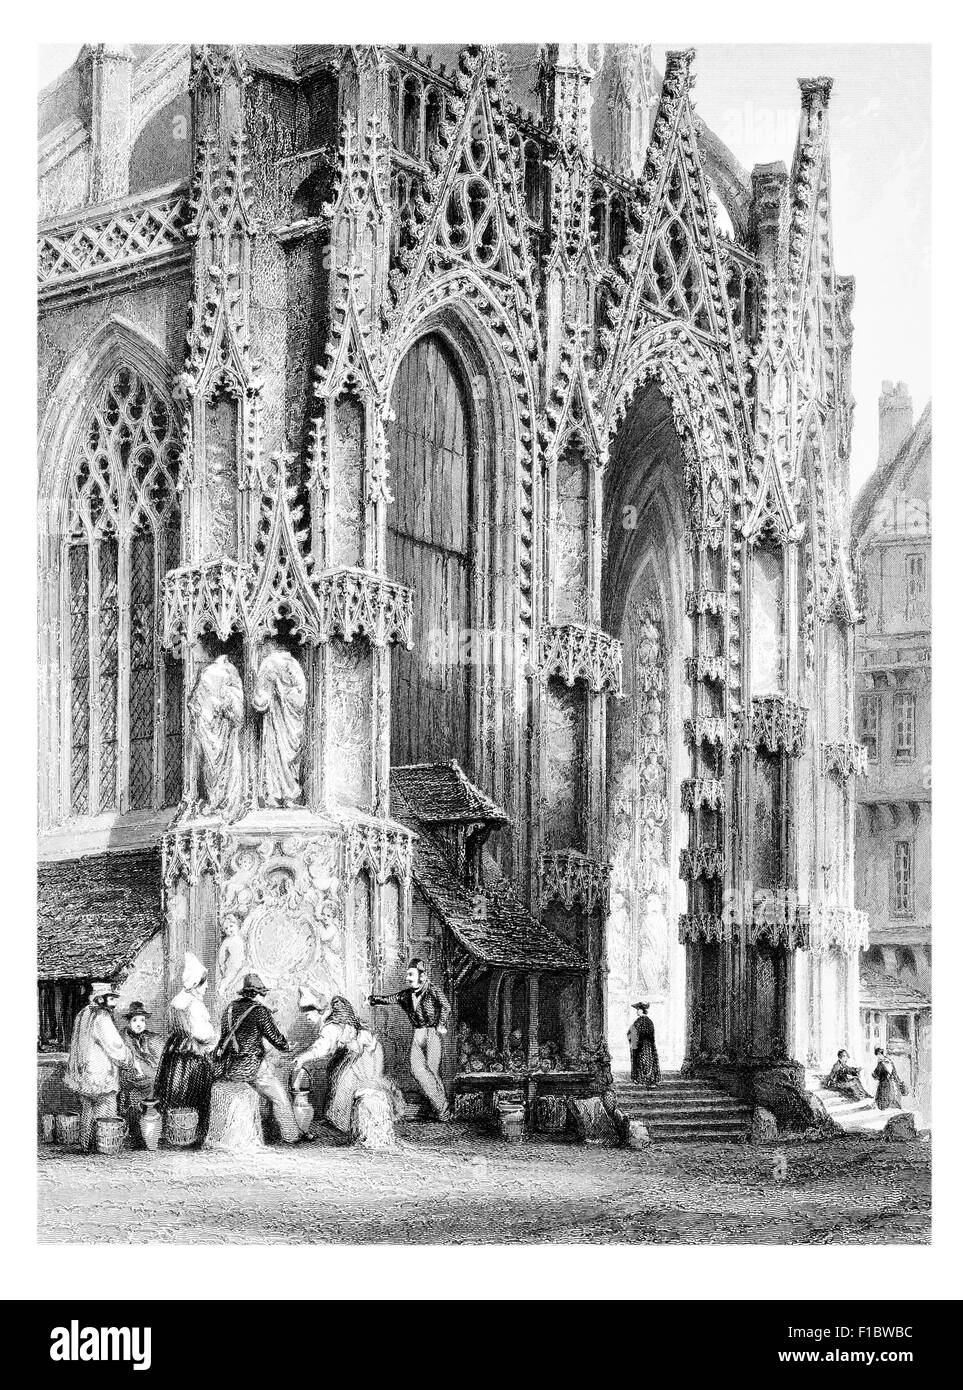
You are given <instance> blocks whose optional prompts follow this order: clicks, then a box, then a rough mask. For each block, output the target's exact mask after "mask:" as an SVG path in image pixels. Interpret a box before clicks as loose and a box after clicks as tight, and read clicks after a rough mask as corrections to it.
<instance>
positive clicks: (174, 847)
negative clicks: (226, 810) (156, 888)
mask: <svg viewBox="0 0 963 1390" xmlns="http://www.w3.org/2000/svg"><path fill="white" fill-rule="evenodd" d="M229 843H230V842H229V840H228V839H227V837H226V836H225V834H224V833H223V831H222V830H221V829H220V828H216V827H215V828H213V829H212V828H207V827H197V826H191V827H184V828H180V827H177V828H175V829H173V830H171V831H169V832H168V833H167V834H166V835H165V836H164V839H163V842H162V846H161V863H162V875H163V881H164V887H165V889H169V888H171V887H172V885H173V884H174V883H175V882H176V881H177V880H178V879H179V878H183V879H186V880H187V882H188V883H189V884H195V883H197V882H198V880H199V879H200V878H201V876H202V875H203V874H209V875H210V876H211V877H212V878H213V879H215V880H216V881H217V882H218V883H220V882H221V880H222V878H223V876H224V873H225V870H226V866H227V855H228V850H229Z"/></svg>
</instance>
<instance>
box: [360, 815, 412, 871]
mask: <svg viewBox="0 0 963 1390" xmlns="http://www.w3.org/2000/svg"><path fill="white" fill-rule="evenodd" d="M412 844H413V837H412V834H411V832H410V831H408V830H404V829H399V828H395V827H393V826H387V825H378V824H375V823H372V822H370V821H357V822H355V823H353V824H352V825H351V826H350V827H349V828H348V831H347V834H346V836H345V841H344V871H345V878H346V879H348V880H351V879H354V878H356V877H357V875H358V874H359V873H360V872H361V870H362V869H367V870H369V872H370V873H372V874H373V875H374V878H375V880H376V881H377V882H378V883H387V881H388V879H389V878H396V879H398V881H399V882H400V883H404V884H407V883H409V882H410V881H411V853H412Z"/></svg>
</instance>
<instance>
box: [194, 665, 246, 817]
mask: <svg viewBox="0 0 963 1390" xmlns="http://www.w3.org/2000/svg"><path fill="white" fill-rule="evenodd" d="M188 708H189V710H190V713H191V717H192V718H193V721H194V738H195V740H196V741H197V745H198V747H199V748H200V751H201V760H202V767H203V773H204V801H203V803H202V806H201V810H202V812H203V813H204V815H206V816H209V815H213V814H214V813H215V812H218V811H219V812H223V813H224V815H225V816H227V817H228V818H232V817H235V816H237V815H239V814H240V810H241V801H242V797H243V790H244V781H243V776H242V771H241V728H242V725H243V723H244V687H243V686H242V684H241V677H240V676H239V675H238V673H237V670H236V668H235V667H234V666H232V664H231V663H230V661H228V659H227V657H226V656H219V657H218V658H217V659H216V661H212V662H211V663H210V665H209V666H206V667H205V668H204V670H203V671H202V672H201V674H200V676H199V677H198V679H197V684H196V685H195V687H194V693H193V695H192V696H191V698H190V702H189V705H188Z"/></svg>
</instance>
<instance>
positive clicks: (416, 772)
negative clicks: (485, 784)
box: [391, 761, 508, 825]
mask: <svg viewBox="0 0 963 1390" xmlns="http://www.w3.org/2000/svg"><path fill="white" fill-rule="evenodd" d="M391 795H392V800H394V798H395V797H396V796H400V797H403V798H404V800H405V801H406V802H407V803H408V805H409V807H410V808H411V810H412V811H413V812H414V814H415V815H416V816H417V818H418V820H420V821H423V822H424V823H425V824H426V825H454V824H464V823H469V824H470V823H475V824H477V823H478V822H480V821H487V822H489V823H490V824H492V825H507V824H508V816H507V814H506V813H505V811H503V810H502V808H501V807H500V806H498V805H496V803H495V802H494V801H492V799H491V797H489V796H486V795H485V793H484V792H483V791H482V790H481V788H480V787H476V786H475V784H474V782H470V781H469V780H468V778H467V777H466V776H465V774H464V772H463V771H462V769H461V768H460V767H459V765H458V763H456V762H454V761H452V762H450V763H410V764H409V765H408V766H407V767H393V768H392V769H391Z"/></svg>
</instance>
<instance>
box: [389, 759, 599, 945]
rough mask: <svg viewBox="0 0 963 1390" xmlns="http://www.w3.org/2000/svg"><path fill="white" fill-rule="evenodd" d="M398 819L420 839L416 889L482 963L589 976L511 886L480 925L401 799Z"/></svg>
mask: <svg viewBox="0 0 963 1390" xmlns="http://www.w3.org/2000/svg"><path fill="white" fill-rule="evenodd" d="M392 776H394V773H393V772H392ZM392 815H393V816H394V817H395V819H396V820H399V821H401V823H402V824H403V825H407V826H408V828H409V829H410V830H413V831H414V832H415V833H416V835H417V836H418V838H417V840H416V841H415V845H414V854H413V864H412V872H413V876H414V880H415V886H416V888H417V889H418V891H419V892H420V893H421V895H422V896H423V897H424V898H425V899H426V901H427V902H428V903H429V905H430V906H431V907H432V908H433V909H434V911H435V912H437V914H438V916H439V917H441V919H442V920H443V921H444V923H445V925H446V926H447V927H448V928H449V930H450V931H451V932H452V933H453V935H454V936H455V938H456V939H457V940H458V941H459V942H460V943H461V945H462V946H463V947H464V948H465V950H466V951H468V952H469V953H470V954H471V955H472V956H474V957H475V959H476V960H478V961H481V962H482V963H483V964H485V965H495V966H506V967H513V968H515V969H518V970H584V968H585V959H584V957H583V956H582V953H581V951H579V950H578V948H577V947H575V946H572V945H570V943H569V942H567V941H566V940H565V939H564V937H561V936H559V935H558V933H557V932H554V931H552V930H551V928H550V927H546V926H543V925H542V923H540V922H538V921H536V919H535V918H534V917H533V916H532V914H531V913H530V912H529V911H528V910H527V909H526V908H525V907H523V906H522V904H521V903H520V902H519V901H518V898H517V897H516V896H515V893H514V890H513V889H512V888H511V887H510V885H508V884H507V882H503V884H502V885H500V886H499V887H498V888H496V889H494V890H492V889H488V890H486V892H485V893H484V895H483V896H484V899H485V909H486V915H485V919H484V921H476V920H475V916H476V909H475V895H474V894H473V893H472V892H471V891H470V890H469V889H468V888H466V887H465V886H464V884H462V883H460V882H459V880H458V878H457V877H456V875H455V873H454V871H453V869H452V867H451V865H450V863H449V861H448V857H447V855H446V854H445V851H444V849H443V848H442V846H441V845H440V844H439V842H438V840H437V839H436V838H435V837H434V836H433V835H432V833H431V830H430V829H429V828H428V827H427V826H426V825H425V823H424V822H423V821H422V820H421V818H420V817H417V816H415V815H414V813H413V810H412V808H411V807H410V806H409V805H406V804H405V802H404V800H403V799H402V798H401V797H400V796H398V795H397V794H395V795H394V797H393V801H392Z"/></svg>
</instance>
